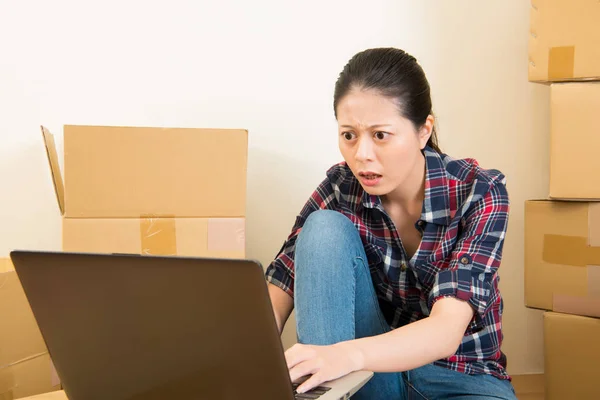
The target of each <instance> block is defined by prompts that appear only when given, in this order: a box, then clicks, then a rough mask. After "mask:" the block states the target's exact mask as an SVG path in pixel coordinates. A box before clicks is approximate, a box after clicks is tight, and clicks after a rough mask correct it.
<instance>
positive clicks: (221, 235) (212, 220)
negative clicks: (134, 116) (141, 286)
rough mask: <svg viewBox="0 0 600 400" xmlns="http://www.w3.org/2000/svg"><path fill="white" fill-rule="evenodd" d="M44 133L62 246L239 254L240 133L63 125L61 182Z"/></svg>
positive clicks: (242, 197)
mask: <svg viewBox="0 0 600 400" xmlns="http://www.w3.org/2000/svg"><path fill="white" fill-rule="evenodd" d="M42 134H43V137H44V141H45V143H46V150H47V155H48V161H49V163H50V169H51V171H52V176H53V180H54V187H55V191H56V197H57V200H58V204H59V208H60V210H61V212H62V214H63V230H62V231H63V232H62V235H63V237H62V249H63V250H64V251H71V252H94V253H133V254H146V255H180V256H196V257H223V258H244V257H245V255H246V249H245V203H246V164H247V157H246V152H247V132H246V131H243V130H210V129H208V130H207V129H161V128H122V127H90V126H65V183H64V184H63V180H62V176H61V173H60V168H59V162H58V154H57V151H56V146H55V142H54V137H53V135H52V134H51V133H50V132H49V131H48V130H47V129H46V128H44V127H42ZM161 215H163V216H164V215H166V216H167V217H160V216H161ZM111 216H116V217H114V218H113V217H111Z"/></svg>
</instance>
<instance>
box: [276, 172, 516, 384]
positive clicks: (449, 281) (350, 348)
mask: <svg viewBox="0 0 600 400" xmlns="http://www.w3.org/2000/svg"><path fill="white" fill-rule="evenodd" d="M508 212H509V201H508V194H507V192H506V188H505V187H504V183H503V182H496V184H494V185H493V186H492V187H491V188H490V190H489V191H488V192H487V193H486V195H484V196H483V197H482V198H481V199H480V200H479V201H477V202H476V203H475V204H474V205H473V206H472V207H471V209H470V210H469V211H468V212H467V214H466V215H465V216H464V228H463V230H462V234H461V236H460V238H459V239H458V240H457V242H456V245H455V247H454V249H453V251H452V254H451V256H450V260H449V264H448V267H447V268H444V269H442V270H440V271H439V272H438V273H437V274H436V277H435V282H434V285H433V287H432V289H431V291H430V293H429V298H428V303H429V306H430V307H431V312H430V315H429V316H428V317H427V318H424V319H422V320H419V321H417V322H413V323H411V324H408V325H405V326H403V327H400V328H397V329H395V330H393V331H391V332H388V333H385V334H382V335H378V336H374V337H368V338H361V339H356V340H351V341H347V342H341V343H337V344H335V345H332V346H303V345H297V346H294V347H292V348H291V349H290V350H288V352H287V353H286V358H287V361H288V367H289V368H290V375H291V377H292V379H293V380H296V379H297V378H299V377H302V376H305V375H308V374H313V376H312V377H311V378H309V379H308V380H307V381H306V382H305V383H304V384H303V385H301V386H300V387H299V390H300V391H305V390H308V389H310V388H312V387H314V386H316V385H319V384H321V383H323V382H325V381H328V380H331V379H336V378H339V377H341V376H343V375H346V374H348V373H350V372H352V371H355V370H359V369H365V370H369V371H373V372H389V371H394V372H400V371H406V370H409V369H413V368H417V367H420V366H422V365H425V364H428V363H431V362H433V361H436V360H439V359H442V358H447V357H449V356H451V355H453V354H454V353H455V352H456V350H457V348H458V346H459V345H460V343H461V342H462V338H463V337H464V334H465V332H466V329H467V327H468V326H469V324H470V323H471V322H473V323H474V327H475V328H483V319H484V317H485V315H486V314H487V312H488V310H489V307H490V303H491V302H490V295H491V289H492V287H493V286H495V285H494V282H495V280H496V279H497V272H498V268H499V266H500V260H501V258H502V248H503V243H504V237H505V234H506V229H507V225H508Z"/></svg>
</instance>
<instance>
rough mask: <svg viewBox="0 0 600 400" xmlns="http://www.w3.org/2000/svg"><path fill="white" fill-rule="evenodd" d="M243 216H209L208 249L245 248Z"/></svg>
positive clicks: (233, 249) (240, 249) (230, 249)
mask: <svg viewBox="0 0 600 400" xmlns="http://www.w3.org/2000/svg"><path fill="white" fill-rule="evenodd" d="M245 244H246V220H245V218H210V219H209V220H208V251H228V252H229V251H239V252H243V251H244V250H245Z"/></svg>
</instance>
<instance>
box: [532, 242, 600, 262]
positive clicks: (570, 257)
mask: <svg viewBox="0 0 600 400" xmlns="http://www.w3.org/2000/svg"><path fill="white" fill-rule="evenodd" d="M542 260H543V261H545V262H547V263H550V264H561V265H572V266H576V267H587V266H588V265H600V247H595V246H588V244H587V238H586V237H583V236H566V235H544V243H543V249H542Z"/></svg>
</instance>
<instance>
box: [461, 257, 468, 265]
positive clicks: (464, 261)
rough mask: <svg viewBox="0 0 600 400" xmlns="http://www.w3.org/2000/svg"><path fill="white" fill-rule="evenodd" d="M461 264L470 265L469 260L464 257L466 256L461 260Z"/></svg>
mask: <svg viewBox="0 0 600 400" xmlns="http://www.w3.org/2000/svg"><path fill="white" fill-rule="evenodd" d="M460 262H461V263H462V264H468V263H469V259H468V258H467V257H464V256H463V257H462V258H461V259H460Z"/></svg>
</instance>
